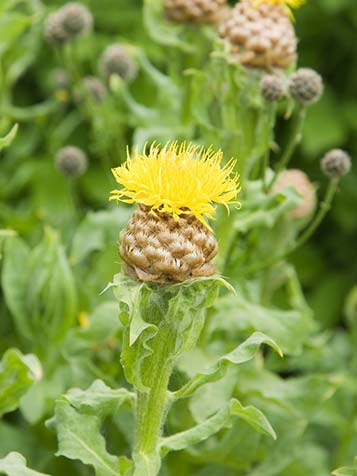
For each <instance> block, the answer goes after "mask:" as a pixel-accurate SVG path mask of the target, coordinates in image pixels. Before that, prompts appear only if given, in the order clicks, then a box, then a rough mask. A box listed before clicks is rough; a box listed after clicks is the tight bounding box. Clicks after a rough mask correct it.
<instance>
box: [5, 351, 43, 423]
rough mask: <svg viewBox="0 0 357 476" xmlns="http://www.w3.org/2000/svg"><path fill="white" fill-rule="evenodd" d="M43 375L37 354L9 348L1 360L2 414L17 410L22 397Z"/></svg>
mask: <svg viewBox="0 0 357 476" xmlns="http://www.w3.org/2000/svg"><path fill="white" fill-rule="evenodd" d="M41 376H42V370H41V364H40V362H39V361H38V359H37V357H36V356H35V355H32V354H29V355H22V354H21V352H20V351H18V350H16V349H9V350H7V351H6V353H5V354H4V356H3V358H2V360H1V362H0V416H1V415H3V414H4V413H7V412H11V411H13V410H15V409H16V408H17V407H18V406H19V402H20V399H21V397H22V396H23V395H25V393H26V392H27V391H28V390H29V388H30V387H31V385H32V384H33V383H34V382H36V381H37V380H39V379H40V378H41Z"/></svg>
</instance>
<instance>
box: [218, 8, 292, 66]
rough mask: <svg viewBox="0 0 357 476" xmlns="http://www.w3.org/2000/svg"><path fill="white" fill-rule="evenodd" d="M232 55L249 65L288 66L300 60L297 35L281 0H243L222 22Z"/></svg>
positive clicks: (221, 32) (221, 31)
mask: <svg viewBox="0 0 357 476" xmlns="http://www.w3.org/2000/svg"><path fill="white" fill-rule="evenodd" d="M219 33H220V36H221V37H222V38H224V39H226V40H227V41H228V42H229V44H230V50H231V55H232V57H233V58H234V59H236V60H237V61H238V62H239V63H241V64H242V65H244V66H248V67H257V68H265V69H268V70H271V69H272V68H288V67H290V66H291V65H293V64H294V63H295V61H296V44H297V40H296V35H295V30H294V26H293V24H292V22H291V16H290V14H289V11H288V10H287V9H286V6H285V5H283V4H281V2H266V1H257V0H241V1H240V2H238V3H236V5H235V6H234V8H233V9H232V11H231V14H230V15H229V17H227V19H225V21H223V22H222V23H221V25H220V30H219Z"/></svg>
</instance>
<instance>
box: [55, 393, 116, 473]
mask: <svg viewBox="0 0 357 476" xmlns="http://www.w3.org/2000/svg"><path fill="white" fill-rule="evenodd" d="M101 423H102V422H101V419H100V418H99V417H98V416H97V415H95V414H85V413H80V412H78V411H77V410H76V409H75V408H74V407H73V406H72V405H71V403H70V401H69V400H68V399H67V397H66V396H63V397H60V398H59V399H57V401H56V410H55V424H56V430H57V436H58V447H59V449H58V452H57V456H66V457H67V458H69V459H74V460H76V459H78V460H80V461H81V462H82V463H84V464H88V465H91V466H93V467H94V469H95V471H96V475H97V476H120V472H119V460H118V458H117V457H115V456H113V455H111V454H110V453H108V451H107V450H106V447H105V440H104V437H103V436H102V434H101V433H100V427H101Z"/></svg>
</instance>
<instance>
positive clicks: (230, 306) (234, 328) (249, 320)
mask: <svg viewBox="0 0 357 476" xmlns="http://www.w3.org/2000/svg"><path fill="white" fill-rule="evenodd" d="M216 308H217V312H216V313H215V315H214V317H213V319H212V321H211V323H210V331H211V332H212V333H213V332H217V331H222V330H226V331H227V332H229V335H232V334H233V333H234V334H235V333H240V332H242V331H250V330H252V329H253V330H256V331H259V332H263V333H267V334H269V336H270V337H271V338H272V339H274V341H275V342H278V343H279V347H280V348H281V349H282V351H283V352H284V353H286V354H293V355H294V354H295V355H296V354H299V353H300V352H301V350H302V346H303V345H304V343H305V342H306V341H307V340H308V337H309V335H310V333H311V330H312V326H313V323H312V321H311V317H310V314H308V313H306V312H305V311H304V310H285V309H278V308H275V307H265V306H261V305H260V304H257V303H254V302H250V301H248V300H247V299H246V298H245V297H244V296H243V295H238V294H237V295H236V296H224V297H222V298H220V299H219V300H218V301H217V305H216Z"/></svg>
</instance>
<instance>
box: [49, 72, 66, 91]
mask: <svg viewBox="0 0 357 476" xmlns="http://www.w3.org/2000/svg"><path fill="white" fill-rule="evenodd" d="M51 84H52V87H53V88H54V89H69V87H70V84H71V81H70V78H69V76H68V73H67V71H66V70H65V69H61V68H57V69H54V70H53V71H52V72H51Z"/></svg>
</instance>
